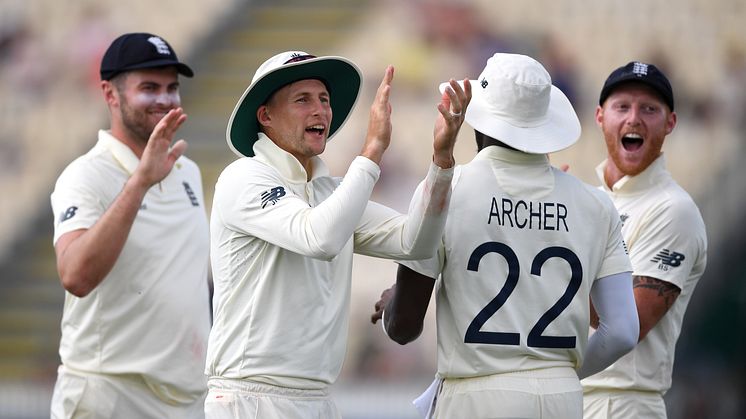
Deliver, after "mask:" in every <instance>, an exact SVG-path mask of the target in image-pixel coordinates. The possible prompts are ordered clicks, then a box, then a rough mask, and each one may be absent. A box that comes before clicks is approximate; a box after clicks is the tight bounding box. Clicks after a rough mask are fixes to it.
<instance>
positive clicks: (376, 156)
mask: <svg viewBox="0 0 746 419" xmlns="http://www.w3.org/2000/svg"><path fill="white" fill-rule="evenodd" d="M393 79H394V67H393V66H388V67H386V72H385V73H384V76H383V80H381V84H380V85H379V86H378V90H377V91H376V97H375V99H374V100H373V104H372V105H371V106H370V118H369V120H368V132H367V134H366V135H365V144H363V151H362V152H361V153H360V154H361V155H362V156H365V157H367V158H369V159H371V160H372V161H374V162H376V163H380V162H381V157H383V152H384V151H386V149H387V148H388V146H389V144H390V143H391V130H392V128H391V103H390V102H389V96H390V94H391V81H392V80H393Z"/></svg>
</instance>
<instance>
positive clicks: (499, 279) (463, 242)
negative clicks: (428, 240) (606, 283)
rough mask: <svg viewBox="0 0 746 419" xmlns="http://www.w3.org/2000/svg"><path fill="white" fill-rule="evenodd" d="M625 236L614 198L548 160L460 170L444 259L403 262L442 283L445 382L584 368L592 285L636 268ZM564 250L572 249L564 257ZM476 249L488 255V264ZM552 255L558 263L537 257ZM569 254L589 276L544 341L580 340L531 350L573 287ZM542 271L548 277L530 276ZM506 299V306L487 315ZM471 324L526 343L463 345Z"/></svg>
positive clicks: (511, 157)
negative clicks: (543, 323)
mask: <svg viewBox="0 0 746 419" xmlns="http://www.w3.org/2000/svg"><path fill="white" fill-rule="evenodd" d="M531 213H533V215H532V214H531ZM620 229H621V222H620V220H619V218H618V214H617V213H616V210H615V209H614V207H613V205H612V203H611V201H610V200H609V199H608V197H606V196H605V195H604V194H603V193H602V192H601V191H598V190H597V189H595V188H593V187H591V186H589V185H586V184H584V183H582V182H580V181H579V180H577V179H576V178H575V177H573V176H571V175H569V174H566V173H563V172H562V171H560V170H558V169H556V168H553V167H551V166H550V164H549V161H548V158H547V157H546V156H544V155H535V154H526V153H521V152H517V151H514V150H509V149H506V148H502V147H497V146H491V147H486V148H485V149H484V150H482V151H480V152H479V154H477V156H476V157H475V158H474V160H472V161H471V162H470V163H469V164H467V165H464V166H459V167H457V169H456V173H455V174H454V180H453V192H452V195H451V208H450V210H449V216H448V220H447V222H446V228H445V232H444V236H443V239H442V243H441V245H440V247H439V249H438V253H437V257H435V258H432V259H429V260H425V261H416V262H402V264H403V265H406V266H408V267H410V268H412V269H414V270H415V271H417V272H419V273H421V274H423V275H426V276H429V277H431V278H438V276H440V278H439V279H438V281H437V283H436V289H437V291H436V304H437V306H436V311H437V333H438V376H440V377H446V378H449V377H450V378H455V377H476V376H482V375H487V374H498V373H505V372H511V371H523V370H528V369H539V368H551V367H570V368H576V367H577V366H579V365H580V364H582V360H583V353H584V351H585V347H586V344H587V336H588V319H589V318H590V305H589V295H590V290H591V286H592V284H593V281H595V280H596V279H597V278H601V277H604V276H608V275H613V274H616V273H620V272H628V271H630V270H631V266H630V263H629V258H628V257H627V255H626V254H625V251H624V247H623V243H622V238H621V231H620ZM557 247H563V248H566V249H569V250H568V251H567V252H565V253H564V254H562V253H561V252H560V251H559V250H557V249H556V248H557ZM476 249H486V251H487V253H485V254H484V255H483V256H482V255H481V254H479V253H478V252H475V250H476ZM547 249H549V250H547ZM497 251H501V252H503V254H505V255H508V256H504V255H502V254H499V253H496V252H497ZM510 252H513V253H514V254H515V260H514V261H513V262H512V264H511V267H510V268H508V265H507V263H506V260H508V259H513V257H512V256H509V254H510ZM547 252H549V253H550V254H552V255H554V256H556V257H551V258H549V259H547V260H546V261H542V260H539V259H537V256H538V255H540V254H547ZM568 253H570V254H574V255H575V256H576V257H577V261H576V262H575V261H574V262H572V264H573V265H576V268H580V269H582V275H579V276H578V278H579V279H580V283H579V287H578V290H577V292H576V293H574V294H573V297H572V299H571V300H570V301H569V304H568V305H567V307H566V308H564V310H561V312H560V313H559V315H558V316H557V318H555V319H554V320H553V321H550V322H549V323H548V324H547V327H546V328H545V330H544V331H543V332H542V333H541V335H543V336H547V337H550V338H554V337H568V339H572V338H574V342H573V343H572V344H571V345H570V347H566V348H555V347H546V346H547V345H545V344H536V343H535V344H532V345H529V344H528V342H527V339H528V336H529V334H530V333H531V331H532V329H533V328H534V327H535V325H536V324H538V323H539V320H540V318H542V316H544V315H545V313H547V312H548V311H549V310H550V308H551V307H553V306H554V305H555V304H557V303H558V301H560V299H561V297H562V296H563V295H564V294H565V293H566V292H567V290H568V289H569V284H570V280H569V279H570V276H571V271H570V262H568V260H571V259H572V257H571V256H569V255H567V254H568ZM480 256H481V257H480ZM470 261H472V264H473V266H469V264H470ZM534 263H536V264H537V265H538V266H537V267H540V268H541V272H540V274H536V275H534V274H532V273H531V269H532V264H534ZM509 270H510V271H511V272H512V274H513V275H515V278H514V280H515V288H514V289H513V290H512V291H511V290H510V287H509V286H508V287H506V286H505V284H507V283H508V281H507V278H508V276H509V274H508V272H509ZM498 295H501V297H500V298H502V300H503V301H504V303H502V304H501V305H500V306H499V307H498V308H496V309H495V306H492V307H491V308H492V311H488V310H489V308H487V307H488V305H490V304H491V301H492V300H497V299H498V298H497V296H498ZM483 310H484V313H483V314H481V315H480V314H479V313H480V312H483ZM478 315H479V316H482V317H480V318H481V319H482V320H483V321H482V322H481V323H480V321H479V320H478V319H477V317H478ZM470 325H471V326H473V327H474V330H472V332H475V333H476V334H477V335H478V337H479V336H482V337H484V338H485V339H490V338H492V337H493V335H492V334H494V333H495V332H502V333H510V334H513V335H512V336H513V337H515V336H517V339H518V341H517V342H515V343H508V344H497V343H471V342H470V343H465V340H466V335H467V330H469V327H470ZM535 334H538V333H535ZM485 335H487V336H486V337H485Z"/></svg>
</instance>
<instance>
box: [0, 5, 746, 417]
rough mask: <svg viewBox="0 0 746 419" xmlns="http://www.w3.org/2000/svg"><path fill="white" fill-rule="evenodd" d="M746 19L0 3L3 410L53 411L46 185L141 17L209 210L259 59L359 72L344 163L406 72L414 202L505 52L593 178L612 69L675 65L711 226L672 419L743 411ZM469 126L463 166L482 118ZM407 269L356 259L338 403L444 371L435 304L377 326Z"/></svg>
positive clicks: (387, 169)
mask: <svg viewBox="0 0 746 419" xmlns="http://www.w3.org/2000/svg"><path fill="white" fill-rule="evenodd" d="M744 22H746V2H744V1H743V0H679V1H677V2H673V1H655V2H651V1H646V0H605V1H596V2H588V1H582V0H565V1H551V0H533V1H528V2H518V1H494V0H474V1H466V0H460V1H454V0H440V1H438V0H413V1H408V2H407V1H393V0H378V1H368V0H317V1H303V0H274V1H270V0H201V1H195V2H185V1H179V0H161V1H158V2H154V1H149V0H131V1H128V2H120V1H114V0H75V1H72V0H2V1H1V2H0V196H1V198H0V214H5V215H6V216H4V217H2V218H0V418H43V417H48V406H49V400H50V397H51V389H52V386H53V383H54V380H55V374H56V368H57V365H58V363H59V357H58V355H57V345H58V341H59V321H60V318H61V310H62V302H63V290H62V287H61V286H60V285H59V281H58V279H57V276H56V270H55V260H54V251H53V248H52V242H51V241H52V219H53V216H52V214H51V209H50V205H49V194H50V193H51V190H52V188H53V185H54V181H55V179H56V177H57V175H58V174H59V173H60V171H61V170H62V168H63V167H64V166H65V165H66V164H67V163H68V162H70V161H71V160H72V159H73V158H74V157H76V156H78V155H80V154H81V153H83V152H85V151H86V150H87V149H88V148H90V147H91V146H92V144H94V142H95V138H96V137H95V133H96V130H97V129H98V128H101V127H105V126H107V124H108V121H107V113H106V107H105V105H104V102H103V100H101V97H100V93H99V91H98V87H97V86H98V83H97V81H98V74H97V71H98V65H99V60H100V56H101V54H102V53H103V50H104V49H105V48H106V47H107V46H108V44H109V43H110V42H111V40H112V39H113V38H115V37H116V36H118V35H119V34H121V33H123V32H133V31H147V32H153V33H156V34H159V35H161V36H163V37H164V38H165V39H167V40H168V41H169V42H170V43H171V44H172V45H173V46H174V48H175V50H176V51H177V53H178V54H179V56H180V58H181V59H182V60H184V61H185V62H187V63H189V64H190V65H192V67H193V68H194V69H195V71H196V77H195V78H194V79H184V80H183V81H182V102H183V105H184V107H185V109H186V110H187V113H188V114H189V120H188V121H187V123H186V124H185V126H184V127H183V128H182V130H181V132H180V134H179V135H180V137H183V138H185V139H187V141H188V142H189V144H190V147H189V150H188V151H187V154H188V155H189V156H190V157H191V158H192V159H194V160H196V161H197V162H198V163H199V164H200V166H201V168H202V174H203V181H204V185H205V191H206V194H207V196H206V203H207V207H208V209H209V206H210V202H211V197H212V195H211V194H212V188H213V185H214V182H215V179H216V178H217V175H218V174H219V172H220V170H221V169H222V168H223V167H224V166H225V165H226V164H227V163H228V162H230V161H231V160H232V159H234V158H235V157H234V156H233V155H232V154H231V152H230V151H229V150H228V148H227V147H226V145H225V136H224V133H225V125H226V122H227V119H228V116H229V115H230V112H231V110H232V108H233V105H234V103H235V102H236V100H237V98H238V97H239V96H240V95H241V93H242V92H243V90H244V89H245V87H246V86H248V84H249V82H250V80H251V77H252V75H253V73H254V70H255V69H256V67H257V66H258V65H259V64H260V63H261V62H262V61H263V60H264V59H266V58H268V57H269V56H271V55H274V54H275V53H277V52H280V51H283V50H289V49H301V50H305V51H307V52H310V53H312V54H315V55H342V56H346V57H348V58H350V59H352V60H353V61H355V62H356V63H358V64H359V65H360V67H361V69H362V70H363V73H364V77H365V83H364V87H363V93H362V96H361V98H360V100H359V101H358V106H357V108H356V109H355V111H354V112H353V114H352V117H351V119H350V121H349V122H348V125H347V126H346V127H345V128H344V129H343V130H342V131H341V133H340V134H339V135H338V136H337V137H336V138H335V140H334V141H333V142H332V143H330V146H329V147H328V148H327V152H326V153H325V155H326V157H325V160H326V161H327V162H328V163H329V165H330V167H331V169H332V172H333V174H335V175H342V174H343V173H344V171H345V168H346V167H347V165H348V164H349V163H350V161H351V160H352V158H353V157H354V156H355V155H356V154H357V152H358V151H359V148H360V145H361V144H362V138H363V135H364V131H365V128H366V126H367V113H368V107H369V104H370V102H371V99H372V97H373V94H374V92H375V87H376V86H377V84H378V82H379V81H380V77H381V76H382V74H383V70H384V68H385V66H386V65H387V64H393V65H394V66H395V67H396V74H395V80H394V88H393V94H392V103H393V107H394V139H393V142H392V146H391V148H390V150H389V152H388V153H387V154H386V156H385V158H384V162H383V166H384V167H383V175H382V178H381V181H380V182H379V184H378V185H377V187H376V191H375V197H374V199H376V200H378V201H380V202H383V203H386V204H388V205H390V206H393V207H395V208H398V209H400V210H402V211H404V210H406V207H407V203H408V199H409V196H410V194H411V192H412V191H413V189H414V187H415V185H416V184H417V182H418V181H419V179H420V176H421V175H422V174H423V173H424V172H425V169H426V167H427V164H428V162H429V160H430V144H431V141H432V140H431V138H432V135H431V132H432V124H433V120H434V117H435V112H436V111H435V104H436V103H437V101H438V94H437V91H436V86H437V83H439V82H441V81H444V80H447V79H448V78H450V77H455V78H457V79H461V78H464V77H470V78H476V77H477V76H478V74H479V72H480V71H481V69H482V68H483V65H484V62H485V60H486V58H487V57H489V56H491V55H492V54H493V53H494V52H498V51H500V52H517V53H523V54H528V55H531V56H533V57H535V58H537V59H538V60H539V61H541V62H542V63H543V64H544V65H545V66H546V67H547V69H548V70H550V72H551V73H552V76H553V79H554V81H555V84H557V85H559V86H560V87H561V88H562V89H563V90H564V91H565V93H566V94H567V95H568V96H569V97H570V98H571V100H572V101H573V103H574V104H575V106H576V109H577V111H578V114H579V116H580V119H581V122H582V124H583V135H582V138H581V139H580V141H579V142H578V144H576V145H575V146H573V147H572V148H570V149H569V150H566V151H563V152H561V153H558V154H556V155H553V156H552V159H553V161H554V162H555V163H557V164H560V163H568V164H570V166H571V168H570V171H571V172H572V173H574V174H575V175H577V176H578V177H580V178H581V179H583V180H585V181H586V182H588V183H592V184H597V183H598V182H597V180H596V178H595V174H594V172H593V168H594V167H595V166H596V164H597V163H598V162H600V161H601V160H602V159H603V158H604V156H605V154H604V146H603V141H602V140H601V138H600V134H599V132H598V130H597V128H596V126H595V125H594V123H593V113H594V108H595V105H596V101H597V97H598V92H599V90H600V87H601V85H602V83H603V80H604V79H605V77H606V75H607V74H608V73H609V72H610V71H611V70H612V69H613V68H615V67H617V66H620V65H623V64H625V63H626V62H628V61H630V60H633V59H639V60H643V61H649V62H653V63H655V64H656V65H658V66H659V67H661V68H662V69H663V70H664V71H665V72H666V73H667V74H668V75H669V77H670V78H671V80H672V83H673V85H674V92H675V95H676V101H677V105H676V107H677V112H678V114H679V125H678V127H677V128H676V129H675V130H674V133H673V134H672V135H671V136H669V138H668V140H667V142H666V145H665V147H664V151H665V153H666V155H667V161H668V164H669V168H670V170H671V171H672V172H673V174H674V177H675V178H677V179H678V180H679V182H680V183H681V184H682V185H683V186H684V187H685V188H686V189H687V190H688V191H689V192H690V193H691V194H692V196H693V197H694V198H695V201H697V203H698V204H699V206H700V209H701V211H702V213H703V216H704V218H705V222H706V224H707V227H708V234H709V240H710V250H709V264H708V269H707V272H706V273H705V275H704V277H703V278H702V280H701V281H700V284H699V286H698V288H697V292H696V293H695V295H694V297H693V298H692V301H691V304H690V308H689V310H688V313H687V316H686V319H685V324H684V330H683V333H682V335H681V338H680V340H679V344H678V347H677V353H676V358H677V359H676V368H675V371H674V385H673V388H672V390H671V391H670V392H669V393H668V394H667V396H666V399H667V403H668V409H669V418H671V419H693V418H724V419H725V418H743V417H746V407H745V406H744V404H745V402H744V398H746V362H745V361H744V354H745V353H746V338H745V337H744V326H743V325H744V323H745V322H746V258H745V257H744V256H746V251H744V249H745V247H744V246H746V240H744V233H746V223H745V221H746V215H744V212H743V211H742V208H743V207H744V201H745V200H746V165H744V164H743V163H742V162H743V161H744V157H746V152H745V150H746V147H744V142H745V141H746V138H745V137H744V136H745V135H746V134H744V128H746V25H745V24H744ZM461 137H462V138H461V139H460V141H459V144H458V149H457V160H458V162H459V163H465V162H467V161H469V160H470V159H471V156H472V155H473V154H474V150H475V146H474V145H473V139H472V131H471V129H470V128H469V127H466V128H465V129H464V130H463V132H462V135H461ZM394 273H395V265H394V263H392V262H390V261H381V260H376V259H372V258H366V257H359V258H357V259H356V265H355V272H354V279H353V283H354V285H353V305H352V309H351V314H352V320H351V326H350V339H349V349H348V356H347V360H346V364H345V368H344V370H343V373H342V377H341V378H340V380H339V382H338V383H337V384H336V385H335V386H334V387H333V394H334V397H335V399H336V401H337V403H338V405H339V407H340V409H341V410H342V411H343V415H344V417H345V418H349V419H374V418H376V419H379V418H380V419H385V418H389V419H408V418H415V417H416V414H415V411H414V409H413V407H412V406H411V404H410V401H411V400H412V399H413V398H415V397H416V396H417V395H419V393H420V391H421V390H423V389H424V388H425V387H426V386H427V384H428V383H429V382H430V380H431V379H432V375H433V372H434V366H435V350H436V348H435V334H434V329H433V323H434V316H433V313H432V307H431V310H430V312H429V313H428V323H429V324H428V326H427V328H426V330H425V331H424V333H423V335H422V336H421V337H420V338H419V339H418V340H417V341H416V342H414V343H412V344H410V345H407V346H403V347H402V346H399V345H397V344H395V343H393V342H391V341H389V340H388V339H386V338H385V336H384V335H383V332H382V331H381V329H380V327H378V326H373V325H371V324H370V321H369V315H370V312H371V308H372V306H373V303H374V302H375V301H376V300H377V299H378V296H379V294H380V292H381V291H382V290H383V289H384V288H386V287H388V286H389V285H391V284H392V283H393V281H394ZM431 306H432V304H431Z"/></svg>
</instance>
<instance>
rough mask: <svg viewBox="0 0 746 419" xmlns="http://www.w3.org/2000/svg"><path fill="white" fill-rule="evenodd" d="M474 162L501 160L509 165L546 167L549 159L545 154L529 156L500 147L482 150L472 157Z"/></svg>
mask: <svg viewBox="0 0 746 419" xmlns="http://www.w3.org/2000/svg"><path fill="white" fill-rule="evenodd" d="M474 160H501V161H504V162H510V163H521V164H525V165H531V166H534V165H535V166H546V165H547V164H548V163H549V157H547V155H546V154H530V153H524V152H522V151H518V150H511V149H509V148H505V147H500V146H488V147H485V148H483V149H482V150H481V151H480V152H479V153H478V154H477V155H476V157H474Z"/></svg>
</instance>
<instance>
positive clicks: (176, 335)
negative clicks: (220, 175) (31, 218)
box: [51, 130, 210, 403]
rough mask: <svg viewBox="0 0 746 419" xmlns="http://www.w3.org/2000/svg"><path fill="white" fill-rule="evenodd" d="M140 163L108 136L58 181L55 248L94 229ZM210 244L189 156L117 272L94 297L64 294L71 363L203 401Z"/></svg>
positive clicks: (157, 191)
mask: <svg viewBox="0 0 746 419" xmlns="http://www.w3.org/2000/svg"><path fill="white" fill-rule="evenodd" d="M138 164H139V160H138V158H137V156H136V155H135V154H134V153H133V152H132V150H131V149H130V148H129V147H127V146H126V145H125V144H124V143H122V142H120V141H119V140H117V139H116V138H114V137H113V136H111V134H110V133H109V132H108V131H103V130H102V131H99V133H98V142H97V144H96V145H95V146H94V147H93V148H92V149H91V150H90V151H89V152H88V153H86V154H85V155H83V156H81V157H79V158H77V159H76V160H75V161H73V162H72V163H70V165H68V166H67V168H65V170H64V171H63V172H62V174H61V175H60V177H59V178H58V179H57V183H56V185H55V189H54V192H53V193H52V196H51V201H52V209H53V212H54V216H55V220H54V242H55V243H56V242H57V240H58V239H59V238H60V236H62V235H63V234H65V233H67V232H71V231H74V230H79V229H89V228H91V227H92V226H93V225H94V224H95V223H96V221H97V220H98V219H99V218H101V216H102V215H103V214H104V212H105V211H106V210H107V209H108V208H109V206H110V205H111V204H112V202H113V201H114V199H115V198H116V197H117V195H119V193H120V192H121V190H122V189H123V188H124V184H125V183H126V182H127V180H128V179H129V178H130V176H131V175H132V173H133V172H134V170H135V169H136V167H137V165H138ZM208 240H209V232H208V224H207V214H206V212H205V207H204V202H203V193H202V180H201V176H200V172H199V168H198V167H197V165H196V164H194V162H192V161H191V160H189V159H187V158H186V157H183V156H182V157H180V158H179V160H177V162H176V164H175V165H174V168H173V169H172V170H171V173H169V174H168V176H166V178H165V179H163V181H161V182H160V183H158V184H156V185H154V186H153V187H152V188H150V189H149V190H148V192H147V193H146V195H145V198H144V199H143V202H142V205H141V207H140V210H139V211H138V213H137V216H136V218H135V221H134V223H133V225H132V229H131V231H130V233H129V236H128V237H127V241H126V242H125V244H124V248H123V249H122V252H121V254H120V255H119V258H118V259H117V261H116V263H115V264H114V267H113V268H112V270H111V272H109V274H108V275H107V276H106V277H105V278H104V280H103V281H102V282H101V283H100V284H99V285H98V286H97V287H96V288H95V289H94V290H93V291H91V293H90V294H88V295H87V296H85V297H82V298H79V297H76V296H74V295H72V294H70V293H68V292H66V293H65V306H64V312H63V315H62V339H61V342H60V357H61V359H62V363H63V364H64V365H65V366H66V367H67V368H70V369H72V370H78V371H83V372H91V373H98V374H141V375H142V376H143V378H144V379H145V381H146V382H147V384H148V385H149V386H150V387H151V389H152V390H153V391H154V392H155V393H156V394H158V395H159V397H161V398H162V399H164V400H166V401H169V402H176V403H185V402H189V401H194V400H197V399H198V398H199V397H203V396H204V394H205V392H206V391H207V385H206V380H205V377H204V375H203V374H202V371H203V370H204V362H205V353H206V349H207V335H208V333H209V329H210V309H209V290H208V261H209V259H208V251H209V243H208Z"/></svg>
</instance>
